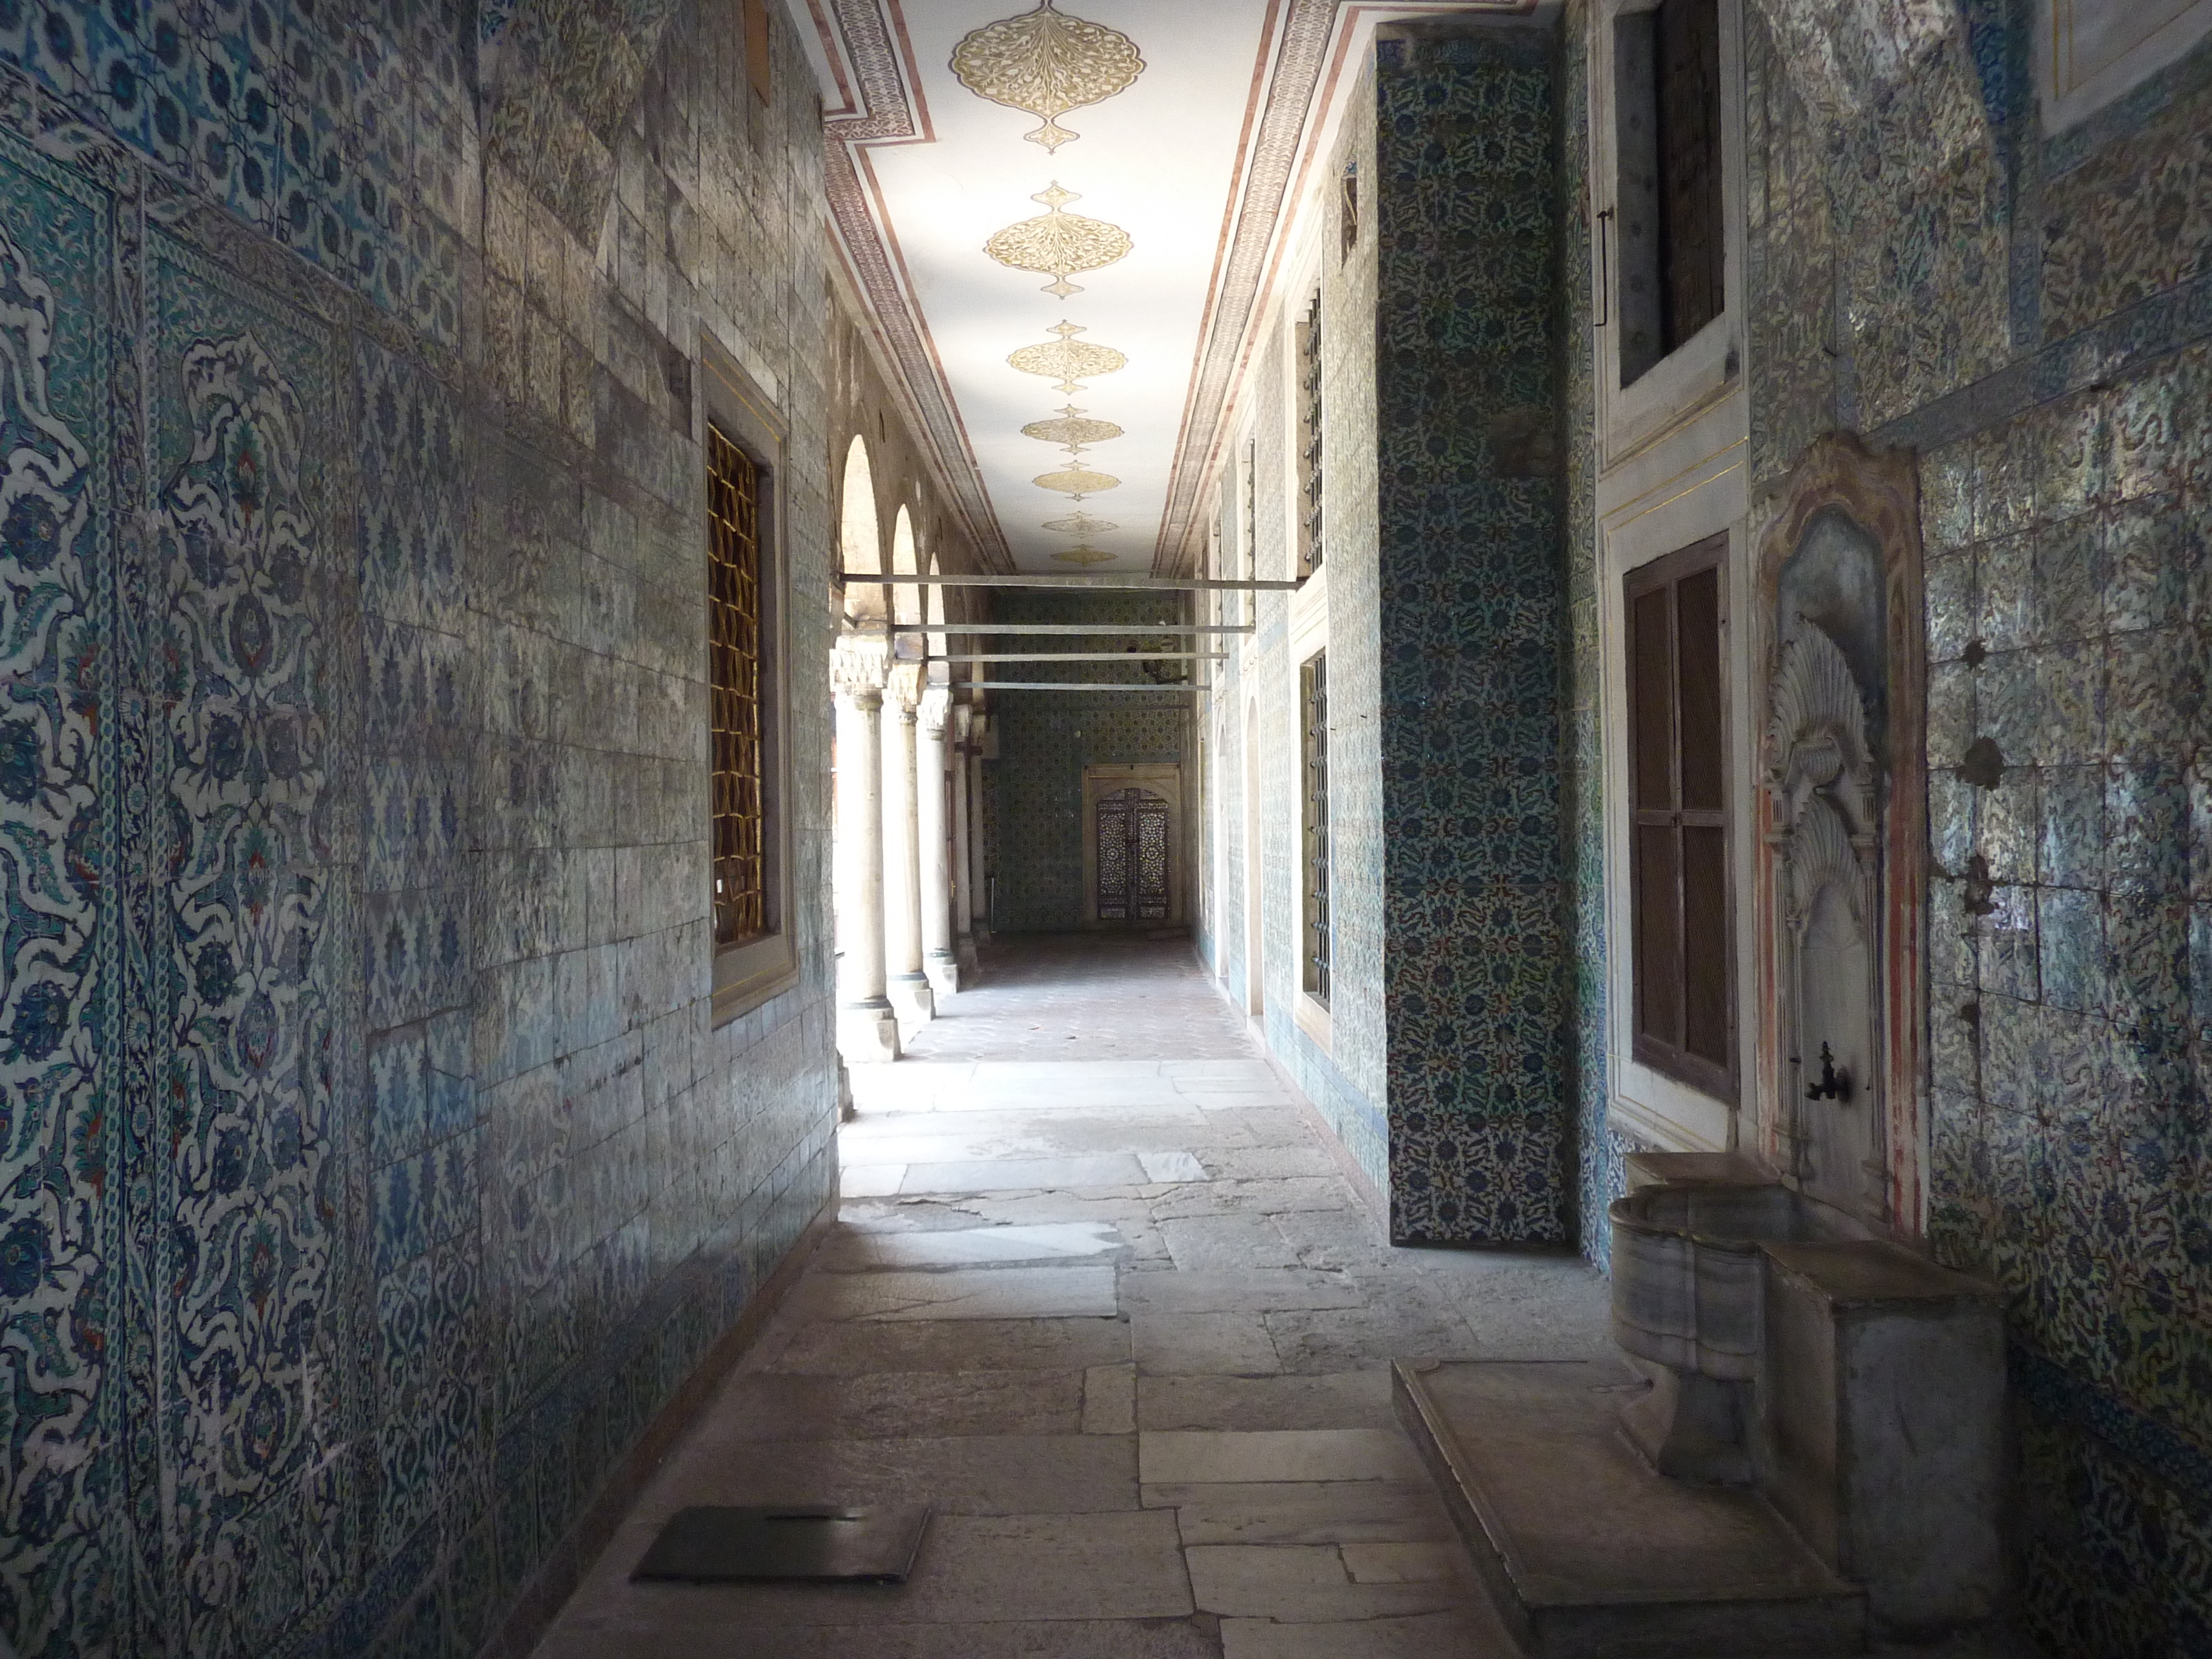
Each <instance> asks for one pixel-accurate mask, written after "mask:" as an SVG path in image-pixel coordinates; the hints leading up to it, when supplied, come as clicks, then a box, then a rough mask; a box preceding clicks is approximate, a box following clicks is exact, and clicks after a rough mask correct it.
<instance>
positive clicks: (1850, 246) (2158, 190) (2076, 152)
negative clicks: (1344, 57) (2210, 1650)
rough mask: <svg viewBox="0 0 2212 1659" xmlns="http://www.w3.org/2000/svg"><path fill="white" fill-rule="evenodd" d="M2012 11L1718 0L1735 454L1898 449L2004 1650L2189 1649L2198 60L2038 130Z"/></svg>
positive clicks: (1942, 1081)
mask: <svg viewBox="0 0 2212 1659" xmlns="http://www.w3.org/2000/svg"><path fill="white" fill-rule="evenodd" d="M2035 11H2036V9H2035V8H2032V7H2028V6H2024V5H2011V6H2008V5H2002V4H1996V3H1975V4H1970V5H1967V6H1965V7H1963V8H1960V9H1959V10H1957V11H1952V10H1950V9H1943V10H1942V12H1941V14H1940V15H1939V14H1938V13H1936V12H1932V11H1931V12H1929V14H1928V15H1927V16H1926V17H1925V18H1923V19H1922V20H1921V27H1919V31H1918V33H1917V35H1915V36H1914V37H1913V38H1911V39H1893V38H1891V37H1890V36H1889V35H1888V34H1887V33H1886V31H1887V27H1888V26H1887V25H1882V26H1875V25H1873V24H1868V25H1865V26H1863V27H1860V28H1858V29H1856V30H1838V31H1834V32H1830V31H1826V30H1823V29H1822V28H1820V27H1816V26H1815V25H1814V23H1812V22H1811V21H1809V20H1810V19H1811V18H1812V16H1813V15H1814V14H1813V13H1812V12H1811V11H1810V10H1808V9H1806V8H1802V7H1797V6H1786V5H1783V4H1781V3H1778V0H1754V3H1752V4H1748V5H1747V6H1746V8H1745V13H1746V60H1747V79H1748V84H1749V114H1748V125H1749V135H1748V146H1747V153H1748V156H1749V160H1750V170H1749V177H1748V195H1749V203H1748V212H1749V222H1750V265H1749V276H1750V306H1751V327H1752V331H1753V332H1752V349H1751V353H1750V374H1751V386H1752V393H1753V410H1752V456H1751V465H1752V470H1753V483H1754V488H1755V489H1756V488H1758V487H1760V486H1765V485H1771V484H1772V483H1775V482H1776V481H1778V480H1779V479H1780V478H1781V477H1784V475H1785V474H1786V472H1787V470H1788V469H1789V467H1790V465H1791V464H1792V461H1793V459H1794V458H1795V457H1796V455H1797V454H1798V453H1799V452H1800V451H1801V449H1802V447H1803V446H1804V444H1805V443H1806V442H1808V441H1809V440H1810V439H1812V438H1813V437H1814V436H1815V435H1818V434H1819V433H1820V432H1822V431H1824V430H1826V429H1829V428H1856V429H1859V430H1863V431H1864V432H1866V433H1868V434H1869V435H1870V436H1871V438H1872V439H1873V441H1875V442H1877V443H1883V444H1889V445H1902V446H1906V447H1911V448H1912V449H1914V450H1916V451H1917V452H1918V453H1919V454H1920V456H1921V493H1922V528H1923V540H1924V543H1925V547H1926V553H1927V616H1928V636H1929V655H1930V658H1931V666H1930V670H1929V734H1928V736H1929V742H1928V757H1929V766H1930V776H1929V792H1930V808H1931V833H1932V837H1933V848H1932V856H1933V860H1934V865H1935V869H1936V882H1935V884H1934V885H1935V893H1934V897H1933V903H1932V914H1931V915H1930V918H1929V946H1930V953H1931V957H1932V961H1933V964H1934V966H1933V975H1932V977H1933V984H1932V987H1931V990H1932V994H1931V998H1930V1003H1931V1009H1932V1013H1931V1019H1932V1030H1931V1031H1930V1033H1929V1038H1930V1048H1931V1050H1932V1054H1933V1065H1932V1079H1931V1080H1932V1085H1933V1091H1932V1097H1931V1110H1930V1121H1931V1125H1932V1129H1931V1146H1930V1157H1931V1167H1930V1213H1929V1232H1930V1236H1931V1239H1932V1242H1933V1243H1934V1244H1935V1246H1936V1249H1937V1250H1938V1251H1939V1253H1940V1254H1941V1255H1942V1256H1943V1257H1944V1258H1946V1259H1947V1260H1948V1261H1953V1262H1954V1263H1956V1264H1958V1265H1960V1266H1961V1267H1969V1268H1972V1269H1974V1270H1977V1271H1980V1272H1984V1273H1989V1274H1990V1275H1991V1276H1993V1277H1994V1278H1996V1279H1997V1280H1998V1282H1999V1283H2001V1284H2002V1285H2003V1286H2004V1287H2005V1289H2006V1290H2007V1291H2008V1292H2009V1294H2010V1298H2011V1302H2010V1305H2011V1316H2012V1330H2013V1335H2014V1340H2015V1346H2014V1352H2013V1365H2012V1381H2013V1387H2014V1390H2015V1398H2016V1400H2017V1401H2019V1403H2020V1405H2021V1408H2022V1411H2023V1418H2022V1425H2023V1435H2022V1446H2023V1450H2024V1457H2025V1467H2024V1475H2023V1479H2024V1489H2023V1493H2022V1498H2023V1501H2022V1503H2021V1507H2020V1510H2019V1526H2020V1534H2021V1540H2022V1542H2023V1544H2024V1547H2025V1552H2026V1555H2025V1561H2024V1571H2023V1575H2022V1578H2021V1583H2022V1585H2023V1589H2024V1594H2025V1595H2026V1598H2027V1609H2028V1612H2029V1615H2030V1620H2031V1623H2032V1626H2033V1630H2034V1632H2035V1633H2036V1634H2037V1635H2038V1636H2039V1638H2040V1639H2041V1640H2042V1641H2043V1642H2044V1643H2045V1645H2046V1646H2047V1648H2048V1649H2049V1650H2051V1651H2052V1652H2054V1653H2087V1652H2099V1653H2112V1654H2145V1655H2148V1654H2153V1653H2157V1654H2166V1653H2181V1652H2192V1651H2197V1650H2203V1649H2204V1648H2205V1647H2206V1646H2207V1644H2212V1627H2208V1625H2207V1623H2206V1622H2205V1621H2206V1618H2207V1612H2206V1610H2207V1609H2208V1608H2212V1289H2208V1286H2212V1138H2208V1128H2207V1121H2208V1120H2207V1102H2208V1085H2209V1084H2212V1073H2208V1058H2212V1056H2209V1055H2208V1042H2212V770H2208V769H2209V768H2212V727H2208V713H2207V705H2206V701H2205V685H2204V679H2205V675H2206V665H2207V663H2208V661H2212V633H2209V632H2208V629H2212V568H2208V564H2207V550H2206V538H2207V531H2208V527H2212V495H2208V487H2212V466H2209V465H2208V460H2207V457H2208V454H2212V430H2208V427H2207V421H2206V414H2207V410H2208V409H2209V408H2212V269H2208V261H2212V218H2208V216H2206V214H2205V213H2204V211H2203V204H2205V202H2206V201H2207V200H2208V199H2212V149H2208V147H2207V138H2206V135H2207V133H2208V131H2212V47H2208V46H2199V47H2197V50H2196V51H2195V52H2194V53H2192V54H2191V56H2189V57H2187V58H2184V59H2182V60H2181V61H2179V62H2178V63H2176V64H2172V65H2171V66H2170V67H2168V68H2167V69H2166V70H2163V71H2160V73H2159V74H2158V75H2157V76H2155V77H2154V78H2153V79H2152V80H2151V81H2149V82H2147V83H2146V84H2144V85H2143V86H2142V87H2140V88H2137V90H2136V92H2134V93H2132V94H2129V95H2128V96H2127V97H2125V98H2124V99H2122V100H2119V101H2118V102H2117V103H2114V104H2112V105H2111V106H2107V107H2106V109H2104V110H2103V111H2101V112H2098V113H2096V114H2094V115H2092V116H2090V117H2089V118H2087V120H2086V121H2084V122H2083V123H2081V125H2077V126H2075V127H2073V128H2070V129H2069V130H2068V131H2064V132H2062V133H2048V132H2046V131H2045V130H2044V127H2043V125H2042V115H2041V111H2040V107H2039V100H2038V98H2037V97H2036V95H2035V89H2034V84H2033V80H2032V79H2031V77H2030V75H2029V64H2030V63H2031V61H2032V45H2031V40H2030V33H2029V28H2030V19H2031V14H2032V13H2034V12H2035ZM1867 15H1869V16H1871V15H1873V14H1872V13H1871V12H1869V14H1867ZM1898 15H1899V16H1902V15H1905V14H1902V13H1900V14H1898Z"/></svg>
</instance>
